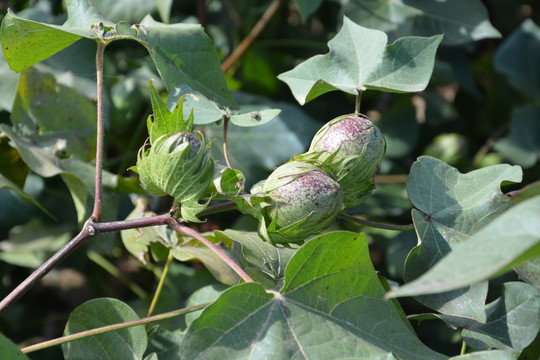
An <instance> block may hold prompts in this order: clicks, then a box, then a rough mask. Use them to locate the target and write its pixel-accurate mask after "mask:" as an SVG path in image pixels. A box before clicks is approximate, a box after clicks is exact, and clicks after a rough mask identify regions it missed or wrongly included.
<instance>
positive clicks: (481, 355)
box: [449, 350, 516, 360]
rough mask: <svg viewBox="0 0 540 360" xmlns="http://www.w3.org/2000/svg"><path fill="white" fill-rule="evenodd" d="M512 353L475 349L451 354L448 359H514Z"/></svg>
mask: <svg viewBox="0 0 540 360" xmlns="http://www.w3.org/2000/svg"><path fill="white" fill-rule="evenodd" d="M515 358H516V357H515V356H514V354H512V353H511V352H510V351H504V350H490V351H476V352H473V353H470V354H465V355H459V356H452V357H451V358H450V359H449V360H515Z"/></svg>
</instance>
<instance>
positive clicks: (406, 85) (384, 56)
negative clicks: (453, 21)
mask: <svg viewBox="0 0 540 360" xmlns="http://www.w3.org/2000/svg"><path fill="white" fill-rule="evenodd" d="M441 39H442V36H441V35H437V36H433V37H429V38H422V37H405V38H401V39H398V40H397V41H396V42H395V43H393V44H391V45H388V46H387V45H386V43H387V36H386V34H385V33H383V32H382V31H379V30H370V29H368V28H365V27H362V26H360V25H357V24H355V23H354V22H352V21H351V20H349V19H348V18H347V17H345V18H344V23H343V27H342V28H341V30H340V31H339V33H338V34H337V35H336V36H335V37H334V38H333V39H332V40H330V42H329V43H328V47H329V48H330V52H329V53H328V54H325V55H316V56H314V57H312V58H310V59H308V60H306V61H305V62H303V63H301V64H300V65H298V66H297V67H295V68H294V69H293V70H290V71H287V72H285V73H283V74H280V75H279V76H278V78H279V79H281V80H282V81H284V82H286V83H287V84H288V85H289V87H290V88H291V90H292V92H293V95H294V97H295V98H296V100H297V101H298V102H299V103H300V104H302V105H303V104H305V103H306V102H308V101H311V100H313V99H314V98H316V97H318V96H320V95H322V94H324V93H326V92H329V91H333V90H341V91H344V92H347V93H349V94H355V95H356V94H358V93H359V92H360V91H363V90H364V89H375V90H383V91H394V92H413V91H421V90H423V89H424V88H425V87H426V86H427V83H428V81H429V78H430V77H431V72H432V71H433V64H434V60H435V52H436V51H437V47H438V46H439V43H440V42H441Z"/></svg>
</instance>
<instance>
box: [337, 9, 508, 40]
mask: <svg viewBox="0 0 540 360" xmlns="http://www.w3.org/2000/svg"><path fill="white" fill-rule="evenodd" d="M343 12H344V14H345V15H346V16H348V17H350V18H351V19H352V20H353V21H355V22H356V23H358V24H363V25H364V26H366V27H369V28H372V29H378V30H382V31H384V32H386V33H387V34H388V36H389V37H390V38H391V39H397V38H399V37H402V36H409V35H417V36H432V35H435V34H442V33H444V39H443V42H442V43H443V45H462V44H466V43H469V42H472V41H477V40H481V39H485V38H500V37H501V34H500V33H499V31H497V29H495V28H494V27H493V25H492V24H491V23H490V22H489V17H488V12H487V9H486V7H485V6H484V5H483V4H482V2H481V1H479V0H453V1H422V0H405V1H402V0H348V1H346V2H345V6H344V9H343Z"/></svg>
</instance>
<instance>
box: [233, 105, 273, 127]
mask: <svg viewBox="0 0 540 360" xmlns="http://www.w3.org/2000/svg"><path fill="white" fill-rule="evenodd" d="M241 111H242V112H244V111H247V109H246V107H242V109H241ZM280 112H281V110H279V109H264V110H260V111H250V112H248V113H245V114H234V115H231V123H233V124H234V125H236V126H242V127H250V126H260V125H264V124H266V123H268V122H270V121H272V120H274V118H276V117H277V116H278V115H279V113H280Z"/></svg>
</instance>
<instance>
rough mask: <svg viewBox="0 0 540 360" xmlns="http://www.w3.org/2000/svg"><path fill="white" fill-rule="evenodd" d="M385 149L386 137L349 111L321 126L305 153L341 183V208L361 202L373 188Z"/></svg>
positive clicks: (373, 126) (366, 119) (307, 158)
mask: <svg viewBox="0 0 540 360" xmlns="http://www.w3.org/2000/svg"><path fill="white" fill-rule="evenodd" d="M385 152H386V140H385V139H384V137H383V135H382V133H381V131H380V130H379V129H378V128H377V126H375V124H373V122H371V121H370V120H369V119H368V118H367V117H364V116H361V115H356V114H349V115H343V116H340V117H338V118H335V119H333V120H331V121H330V122H328V123H327V124H326V125H324V126H323V127H322V128H321V129H320V130H319V131H318V132H317V134H315V136H314V137H313V140H312V142H311V146H310V148H309V151H308V153H306V154H303V155H299V156H298V158H299V159H301V160H311V161H312V162H313V163H314V164H316V165H317V166H318V167H319V168H321V169H322V170H324V171H326V172H327V173H329V174H330V175H331V176H332V177H333V178H334V179H336V181H337V182H338V183H339V184H340V185H341V187H342V189H343V194H344V207H345V208H348V207H353V206H356V205H358V204H360V203H362V202H363V201H364V200H365V199H366V198H367V197H368V196H369V195H370V193H371V191H372V190H373V189H374V188H375V183H374V181H373V178H374V177H375V174H376V173H377V171H378V169H379V166H380V164H381V161H382V158H383V156H384V154H385Z"/></svg>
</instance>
